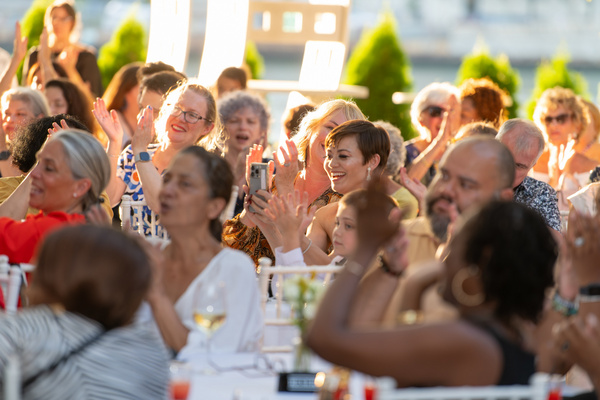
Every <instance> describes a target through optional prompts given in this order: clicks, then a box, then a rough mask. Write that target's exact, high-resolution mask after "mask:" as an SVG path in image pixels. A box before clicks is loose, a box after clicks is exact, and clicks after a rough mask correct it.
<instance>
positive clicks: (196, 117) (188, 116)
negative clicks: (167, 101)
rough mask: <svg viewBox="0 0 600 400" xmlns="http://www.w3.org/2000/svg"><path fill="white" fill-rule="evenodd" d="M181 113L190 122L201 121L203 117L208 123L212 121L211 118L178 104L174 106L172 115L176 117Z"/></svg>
mask: <svg viewBox="0 0 600 400" xmlns="http://www.w3.org/2000/svg"><path fill="white" fill-rule="evenodd" d="M181 114H183V119H184V120H185V122H188V123H190V124H195V123H196V122H198V121H200V120H201V119H203V120H205V121H206V122H208V123H210V122H211V120H210V119H208V118H206V117H202V116H200V115H198V114H196V113H195V112H193V111H183V110H182V109H181V108H179V107H178V106H174V107H173V111H171V115H172V116H174V117H179V116H180V115H181Z"/></svg>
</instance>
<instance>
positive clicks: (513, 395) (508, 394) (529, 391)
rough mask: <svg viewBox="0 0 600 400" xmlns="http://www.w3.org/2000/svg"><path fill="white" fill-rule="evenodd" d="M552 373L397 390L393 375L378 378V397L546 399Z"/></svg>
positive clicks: (399, 399)
mask: <svg viewBox="0 0 600 400" xmlns="http://www.w3.org/2000/svg"><path fill="white" fill-rule="evenodd" d="M548 383H549V376H548V374H544V373H537V374H534V375H533V376H532V377H531V379H530V382H529V385H510V386H462V387H434V388H407V389H397V388H396V381H395V380H394V379H393V378H390V377H384V378H379V379H378V380H377V399H378V400H546V398H547V393H548Z"/></svg>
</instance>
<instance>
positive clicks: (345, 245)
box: [333, 204, 357, 257]
mask: <svg viewBox="0 0 600 400" xmlns="http://www.w3.org/2000/svg"><path fill="white" fill-rule="evenodd" d="M356 217H357V215H356V209H355V208H354V207H352V206H346V205H344V204H340V205H339V207H338V211H337V214H336V215H335V228H333V248H334V250H335V254H337V255H340V256H343V257H347V256H349V255H350V254H351V253H352V252H353V251H354V249H355V248H356V241H357V234H356Z"/></svg>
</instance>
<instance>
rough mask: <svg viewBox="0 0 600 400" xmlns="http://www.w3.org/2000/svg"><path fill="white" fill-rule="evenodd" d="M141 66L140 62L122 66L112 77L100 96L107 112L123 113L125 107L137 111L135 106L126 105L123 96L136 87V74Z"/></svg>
mask: <svg viewBox="0 0 600 400" xmlns="http://www.w3.org/2000/svg"><path fill="white" fill-rule="evenodd" d="M142 65H144V64H143V63H141V62H133V63H130V64H127V65H124V66H122V67H121V68H120V69H119V70H118V71H117V73H116V74H115V76H113V78H112V79H111V80H110V83H109V84H108V86H107V87H106V90H105V91H104V94H103V95H102V99H103V100H104V103H105V104H106V109H107V110H109V111H110V110H118V111H124V110H125V108H126V107H133V108H134V109H137V106H138V105H137V104H127V100H126V99H125V96H126V95H127V93H129V91H130V90H131V89H133V88H134V87H136V86H137V84H138V79H137V72H138V70H139V69H140V67H141V66H142Z"/></svg>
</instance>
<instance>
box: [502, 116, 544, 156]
mask: <svg viewBox="0 0 600 400" xmlns="http://www.w3.org/2000/svg"><path fill="white" fill-rule="evenodd" d="M505 137H506V138H507V139H508V137H514V147H515V152H516V153H517V154H523V153H526V152H529V150H531V148H533V147H534V146H535V150H536V151H537V157H536V158H535V161H537V160H538V159H539V158H540V156H541V155H542V153H543V152H544V149H545V148H546V141H545V140H544V135H543V134H542V131H541V130H540V128H538V127H537V126H536V125H535V124H534V123H533V122H531V121H529V120H526V119H522V118H513V119H509V120H508V121H506V122H505V123H503V124H502V126H501V127H500V130H499V131H498V135H496V140H499V141H500V142H503V141H502V139H504V138H505ZM503 143H504V142H503Z"/></svg>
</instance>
